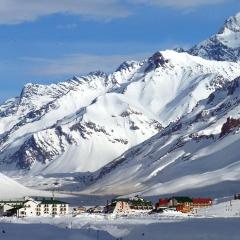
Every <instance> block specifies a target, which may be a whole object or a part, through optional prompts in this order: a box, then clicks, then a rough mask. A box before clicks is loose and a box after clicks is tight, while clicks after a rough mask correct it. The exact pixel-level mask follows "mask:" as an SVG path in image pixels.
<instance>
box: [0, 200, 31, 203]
mask: <svg viewBox="0 0 240 240" xmlns="http://www.w3.org/2000/svg"><path fill="white" fill-rule="evenodd" d="M25 202H27V201H26V200H16V201H14V200H0V203H25Z"/></svg>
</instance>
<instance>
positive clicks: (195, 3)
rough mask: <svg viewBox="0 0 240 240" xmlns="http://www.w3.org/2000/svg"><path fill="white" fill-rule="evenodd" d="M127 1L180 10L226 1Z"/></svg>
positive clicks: (224, 0) (225, 0)
mask: <svg viewBox="0 0 240 240" xmlns="http://www.w3.org/2000/svg"><path fill="white" fill-rule="evenodd" d="M128 1H129V2H131V3H135V4H147V5H157V6H166V7H174V8H181V9H184V8H194V7H198V6H201V5H214V4H219V3H223V2H227V0H128ZM228 1H229V0H228Z"/></svg>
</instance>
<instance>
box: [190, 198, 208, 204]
mask: <svg viewBox="0 0 240 240" xmlns="http://www.w3.org/2000/svg"><path fill="white" fill-rule="evenodd" d="M192 201H193V203H199V204H204V203H205V204H209V203H212V199H211V198H193V199H192Z"/></svg>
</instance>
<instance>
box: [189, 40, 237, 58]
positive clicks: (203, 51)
mask: <svg viewBox="0 0 240 240" xmlns="http://www.w3.org/2000/svg"><path fill="white" fill-rule="evenodd" d="M187 52H188V53H189V54H191V55H194V56H200V57H203V58H206V59H209V60H216V61H233V62H236V61H237V60H238V59H240V48H238V49H232V48H228V47H227V46H225V45H223V44H222V43H221V42H219V41H218V40H217V38H216V37H213V38H211V39H210V40H208V43H206V44H203V45H196V46H194V47H192V48H191V49H190V50H188V51H187Z"/></svg>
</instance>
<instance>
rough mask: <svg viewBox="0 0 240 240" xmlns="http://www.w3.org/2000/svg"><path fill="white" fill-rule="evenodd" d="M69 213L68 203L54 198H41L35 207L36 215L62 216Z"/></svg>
mask: <svg viewBox="0 0 240 240" xmlns="http://www.w3.org/2000/svg"><path fill="white" fill-rule="evenodd" d="M68 213H69V204H68V203H66V202H62V201H59V200H56V199H54V198H50V199H45V198H44V199H42V200H41V201H40V202H39V204H38V205H37V207H36V216H56V215H58V216H62V215H66V214H68Z"/></svg>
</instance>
